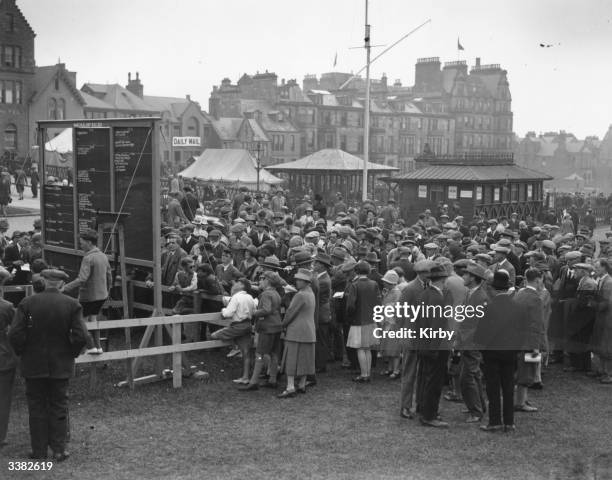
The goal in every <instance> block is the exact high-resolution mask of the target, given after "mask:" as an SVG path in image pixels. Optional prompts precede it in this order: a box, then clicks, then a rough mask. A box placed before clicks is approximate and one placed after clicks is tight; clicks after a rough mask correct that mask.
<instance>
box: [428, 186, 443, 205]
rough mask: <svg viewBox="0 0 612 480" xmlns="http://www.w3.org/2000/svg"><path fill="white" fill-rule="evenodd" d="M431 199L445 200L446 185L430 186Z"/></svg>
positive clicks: (433, 200)
mask: <svg viewBox="0 0 612 480" xmlns="http://www.w3.org/2000/svg"><path fill="white" fill-rule="evenodd" d="M429 200H430V201H432V202H436V203H437V202H441V201H443V200H444V187H443V186H442V185H431V186H430V187H429Z"/></svg>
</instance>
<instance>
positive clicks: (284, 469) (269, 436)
mask: <svg viewBox="0 0 612 480" xmlns="http://www.w3.org/2000/svg"><path fill="white" fill-rule="evenodd" d="M224 353H225V352H221V353H220V352H207V353H203V352H202V353H199V354H193V355H192V359H193V360H195V359H196V358H197V360H198V361H203V362H204V364H205V365H206V367H205V369H206V370H207V371H209V372H210V373H211V381H210V382H209V383H203V382H201V381H197V380H192V379H187V380H185V381H184V388H183V389H181V390H176V391H175V390H173V389H172V388H171V380H168V381H165V382H162V383H157V384H150V385H143V386H140V387H137V388H136V390H135V391H133V392H130V391H129V390H123V389H117V388H114V387H113V386H112V384H113V383H116V382H117V381H118V380H121V379H122V371H121V368H122V366H123V365H122V364H121V363H118V362H115V363H114V364H113V365H112V366H111V367H109V368H108V369H105V370H102V369H99V374H98V380H99V384H98V389H97V390H96V391H95V392H93V393H90V392H89V391H88V376H87V374H86V373H82V374H80V375H79V376H78V377H77V378H76V379H74V380H73V381H72V384H71V392H72V393H71V424H72V439H71V442H70V448H69V451H70V452H71V454H72V456H71V458H70V459H69V460H68V461H66V462H64V463H61V464H56V465H55V466H54V467H53V470H52V471H51V472H48V473H44V472H30V473H27V472H8V471H7V462H8V461H9V460H13V459H15V460H17V459H18V458H22V457H23V455H24V453H27V452H28V451H29V436H28V426H27V408H26V406H25V398H24V389H23V383H22V381H21V380H19V382H18V384H17V386H16V392H15V397H14V407H13V411H12V414H11V423H10V427H9V435H8V441H9V442H10V443H9V445H8V446H7V447H5V448H4V449H3V450H1V451H0V468H1V470H0V479H4V478H20V479H22V478H23V479H25V478H57V479H67V478H78V479H86V478H94V479H98V478H104V479H120V480H131V479H157V478H159V479H162V478H163V479H200V478H201V479H215V478H244V479H251V478H253V479H285V478H295V479H301V478H346V479H362V478H364V479H365V478H403V479H512V480H516V479H521V480H523V479H553V480H560V479H568V480H581V479H594V478H597V479H603V478H612V386H610V385H599V384H598V383H596V382H595V381H593V380H591V379H588V378H586V377H584V376H582V375H579V374H567V373H562V371H561V368H560V367H559V366H556V365H555V366H551V367H549V368H548V370H547V371H546V372H545V377H544V382H545V390H543V391H533V392H530V396H531V401H532V403H533V404H535V405H537V406H538V407H539V408H540V411H539V412H538V413H535V414H526V413H517V418H516V425H517V431H516V433H514V434H506V435H504V434H502V433H495V434H488V433H484V432H481V431H479V430H478V427H477V426H476V425H467V424H464V423H462V421H463V418H464V415H463V414H462V413H461V410H462V408H463V406H462V405H461V404H457V403H449V402H446V401H444V400H442V405H441V413H442V416H443V417H444V419H445V420H448V421H450V422H451V428H450V429H448V430H436V429H431V428H426V427H422V426H420V425H419V424H418V423H417V422H416V421H414V420H405V419H401V418H400V417H399V414H398V413H399V408H398V402H399V385H400V384H399V381H392V380H388V379H386V378H381V377H376V378H375V379H374V381H373V383H372V384H369V385H367V384H366V385H356V384H354V383H352V382H351V381H350V378H351V375H350V374H349V373H348V372H347V371H344V370H341V369H340V368H339V367H338V366H337V365H335V366H334V367H333V368H332V371H331V372H329V373H327V374H324V375H319V384H318V385H317V386H315V387H313V388H311V389H309V391H308V392H307V394H306V395H300V396H299V397H297V398H295V399H287V400H279V399H277V398H275V396H274V394H273V393H274V392H271V391H269V390H267V389H261V390H259V391H257V392H249V393H244V392H238V391H236V387H235V386H234V385H233V384H232V383H231V381H230V380H231V379H232V378H236V377H237V376H238V372H239V369H240V360H239V359H232V360H230V359H226V358H225V355H224ZM5 472H6V473H5ZM7 474H8V476H6V475H7ZM606 475H607V476H606Z"/></svg>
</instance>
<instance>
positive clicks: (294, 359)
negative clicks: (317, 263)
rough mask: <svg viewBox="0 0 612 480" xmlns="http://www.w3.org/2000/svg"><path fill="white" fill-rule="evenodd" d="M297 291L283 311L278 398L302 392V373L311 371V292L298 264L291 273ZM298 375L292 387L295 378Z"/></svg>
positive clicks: (307, 272) (307, 275)
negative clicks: (283, 385)
mask: <svg viewBox="0 0 612 480" xmlns="http://www.w3.org/2000/svg"><path fill="white" fill-rule="evenodd" d="M294 279H295V284H296V287H297V289H298V292H297V293H296V294H295V295H294V296H293V298H292V299H291V303H290V304H289V307H288V308H287V311H286V312H285V318H284V319H283V323H282V325H283V328H284V329H285V350H284V352H283V358H282V360H281V365H282V370H283V371H284V372H285V374H286V375H287V388H285V391H283V393H281V394H280V395H278V397H279V398H290V397H295V396H296V392H300V393H305V392H306V375H314V374H315V342H316V333H315V318H314V317H315V308H316V299H315V295H314V293H313V292H312V289H311V288H310V284H311V282H312V274H311V272H310V270H306V269H305V268H300V269H299V270H298V272H297V273H296V274H295V277H294ZM296 377H298V378H299V385H298V388H297V391H296V388H295V378H296Z"/></svg>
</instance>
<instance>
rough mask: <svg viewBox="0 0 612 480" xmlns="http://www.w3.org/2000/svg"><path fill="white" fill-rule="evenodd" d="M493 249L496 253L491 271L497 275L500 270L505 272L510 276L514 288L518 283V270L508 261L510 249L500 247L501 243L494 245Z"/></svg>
mask: <svg viewBox="0 0 612 480" xmlns="http://www.w3.org/2000/svg"><path fill="white" fill-rule="evenodd" d="M491 248H492V249H493V251H494V252H495V263H494V264H493V265H491V271H492V272H493V273H495V272H497V271H498V270H505V271H506V272H508V274H509V275H510V284H511V285H512V286H514V284H515V281H516V270H515V268H514V265H512V264H511V263H510V262H509V261H508V255H509V253H510V248H509V247H506V246H504V245H500V244H499V243H497V244H495V245H493V246H492V247H491Z"/></svg>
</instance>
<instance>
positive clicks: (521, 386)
mask: <svg viewBox="0 0 612 480" xmlns="http://www.w3.org/2000/svg"><path fill="white" fill-rule="evenodd" d="M542 282H543V279H542V272H541V271H540V270H538V269H537V268H528V269H527V270H526V271H525V288H522V289H521V290H519V291H518V292H517V293H516V295H514V302H515V303H516V304H517V305H518V306H519V307H520V315H519V316H518V317H517V320H518V321H519V323H520V331H521V332H522V333H523V335H522V338H521V342H520V347H521V348H520V351H519V353H518V356H517V386H516V400H515V402H514V410H515V411H519V412H536V411H537V410H538V409H537V408H536V407H534V406H532V405H529V403H528V402H527V391H528V390H527V389H528V387H529V385H531V384H532V383H534V382H535V375H536V366H537V364H536V363H531V362H526V361H525V354H532V355H537V354H538V353H539V351H540V350H539V349H540V345H541V344H542V340H543V336H544V320H543V314H544V313H543V310H542V300H541V299H540V295H539V294H538V290H539V289H540V288H543V283H542Z"/></svg>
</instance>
